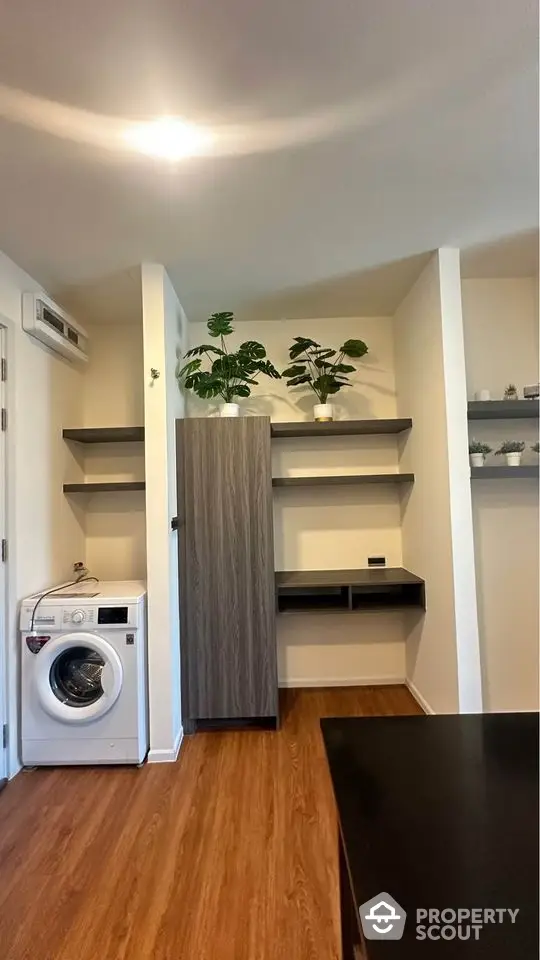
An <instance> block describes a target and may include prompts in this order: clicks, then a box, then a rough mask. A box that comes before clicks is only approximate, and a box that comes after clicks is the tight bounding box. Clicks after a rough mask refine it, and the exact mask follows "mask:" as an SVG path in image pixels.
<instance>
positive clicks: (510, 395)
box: [504, 383, 519, 400]
mask: <svg viewBox="0 0 540 960" xmlns="http://www.w3.org/2000/svg"><path fill="white" fill-rule="evenodd" d="M504 400H519V395H518V392H517V387H516V385H515V383H509V384H508V386H507V387H505V390H504Z"/></svg>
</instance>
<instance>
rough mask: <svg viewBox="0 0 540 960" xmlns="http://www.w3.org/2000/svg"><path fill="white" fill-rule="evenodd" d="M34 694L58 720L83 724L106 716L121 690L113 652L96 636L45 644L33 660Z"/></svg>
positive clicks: (81, 635)
mask: <svg viewBox="0 0 540 960" xmlns="http://www.w3.org/2000/svg"><path fill="white" fill-rule="evenodd" d="M35 671H36V672H35V680H36V691H37V695H38V697H39V700H40V702H41V705H42V707H43V708H44V709H45V710H46V711H47V713H48V714H49V715H50V716H52V717H54V718H55V719H57V720H62V721H64V722H66V723H84V722H87V721H89V720H95V719H97V718H98V717H102V716H103V715H104V714H105V713H107V712H108V711H109V710H110V709H111V707H112V706H113V705H114V704H115V703H116V701H117V699H118V697H119V695H120V691H121V689H122V674H123V671H122V663H121V661H120V658H119V656H118V654H117V653H116V650H114V648H113V647H112V646H111V644H110V643H108V642H107V641H106V640H104V639H103V638H102V637H99V636H97V635H95V634H89V633H82V632H81V633H76V634H68V635H65V636H62V637H57V638H55V639H54V640H50V641H49V642H48V643H46V644H45V645H44V646H43V647H42V649H41V650H40V652H39V653H38V654H37V656H36V657H35Z"/></svg>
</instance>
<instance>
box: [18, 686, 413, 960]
mask: <svg viewBox="0 0 540 960" xmlns="http://www.w3.org/2000/svg"><path fill="white" fill-rule="evenodd" d="M421 712H422V711H421V709H420V707H419V706H418V705H417V703H416V702H415V701H414V700H413V698H412V697H411V695H410V694H409V692H408V691H407V690H406V688H404V687H354V688H353V687H351V688H340V689H327V690H326V689H325V690H319V689H317V690H288V691H282V727H281V729H280V730H279V731H278V732H277V733H272V732H270V731H256V730H246V731H241V732H240V731H228V732H225V733H200V734H197V735H195V736H193V737H186V738H185V740H184V743H183V745H182V749H181V753H180V757H179V760H178V761H177V763H175V764H153V765H146V766H145V767H144V768H142V769H140V770H137V769H131V768H125V767H124V768H122V767H94V768H56V769H45V768H43V769H39V770H35V771H33V772H23V773H21V774H20V775H19V776H17V777H16V778H15V780H14V781H13V782H12V783H10V784H8V786H7V787H6V789H5V790H3V791H2V793H1V794H0V817H1V823H2V829H1V830H0V944H1V945H2V953H1V955H2V960H95V958H97V957H99V958H100V960H338V957H339V915H338V872H337V871H338V864H337V825H336V816H335V808H334V801H333V795H332V788H331V783H330V777H329V773H328V770H327V765H326V759H325V756H324V751H323V745H322V739H321V735H320V729H319V720H320V718H321V717H322V716H362V715H366V716H374V715H392V714H396V715H400V714H414V713H421Z"/></svg>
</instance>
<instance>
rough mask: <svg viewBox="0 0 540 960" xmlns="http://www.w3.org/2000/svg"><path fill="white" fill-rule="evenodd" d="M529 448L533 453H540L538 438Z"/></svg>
mask: <svg viewBox="0 0 540 960" xmlns="http://www.w3.org/2000/svg"><path fill="white" fill-rule="evenodd" d="M531 450H532V452H533V453H540V443H539V442H538V440H537V441H536V443H533V445H532V447H531Z"/></svg>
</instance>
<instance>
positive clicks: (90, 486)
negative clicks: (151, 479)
mask: <svg viewBox="0 0 540 960" xmlns="http://www.w3.org/2000/svg"><path fill="white" fill-rule="evenodd" d="M144 488H145V482H144V480H111V481H105V482H103V483H101V482H96V483H65V484H64V488H63V489H64V493H113V492H115V491H118V492H120V491H124V492H126V491H128V490H144Z"/></svg>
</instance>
